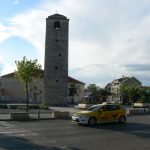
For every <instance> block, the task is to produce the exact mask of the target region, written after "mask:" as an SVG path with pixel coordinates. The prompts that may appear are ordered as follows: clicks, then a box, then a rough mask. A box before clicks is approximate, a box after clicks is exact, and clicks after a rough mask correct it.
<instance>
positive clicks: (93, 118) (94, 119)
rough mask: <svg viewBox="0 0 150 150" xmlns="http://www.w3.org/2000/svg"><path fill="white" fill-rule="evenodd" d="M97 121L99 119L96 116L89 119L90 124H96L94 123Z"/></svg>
mask: <svg viewBox="0 0 150 150" xmlns="http://www.w3.org/2000/svg"><path fill="white" fill-rule="evenodd" d="M96 123H97V120H96V118H95V117H90V118H89V121H88V125H89V126H94V125H96Z"/></svg>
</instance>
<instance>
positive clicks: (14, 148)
mask: <svg viewBox="0 0 150 150" xmlns="http://www.w3.org/2000/svg"><path fill="white" fill-rule="evenodd" d="M0 149H3V150H68V149H69V150H81V149H78V148H75V147H69V148H68V147H67V148H65V147H59V146H52V147H46V146H41V145H38V144H35V143H32V142H31V141H30V140H28V139H25V138H21V137H14V136H8V135H4V134H0Z"/></svg>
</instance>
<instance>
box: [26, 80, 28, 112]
mask: <svg viewBox="0 0 150 150" xmlns="http://www.w3.org/2000/svg"><path fill="white" fill-rule="evenodd" d="M26 94H27V103H26V104H27V109H26V111H27V112H28V105H29V92H28V82H27V81H26Z"/></svg>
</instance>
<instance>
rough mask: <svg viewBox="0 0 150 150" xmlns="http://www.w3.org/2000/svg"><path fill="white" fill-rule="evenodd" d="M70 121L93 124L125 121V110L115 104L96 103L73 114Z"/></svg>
mask: <svg viewBox="0 0 150 150" xmlns="http://www.w3.org/2000/svg"><path fill="white" fill-rule="evenodd" d="M72 121H73V122H77V123H78V124H88V125H90V126H93V125H95V124H98V123H103V122H119V123H125V122H126V110H125V109H124V108H123V107H121V106H120V105H117V104H98V105H93V106H91V107H89V108H88V109H87V110H84V111H79V112H76V113H75V114H73V116H72Z"/></svg>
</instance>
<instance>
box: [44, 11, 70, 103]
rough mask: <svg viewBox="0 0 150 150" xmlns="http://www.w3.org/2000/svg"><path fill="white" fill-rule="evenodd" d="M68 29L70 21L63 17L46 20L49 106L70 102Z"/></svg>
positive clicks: (46, 69) (47, 100) (45, 88)
mask: <svg viewBox="0 0 150 150" xmlns="http://www.w3.org/2000/svg"><path fill="white" fill-rule="evenodd" d="M68 28H69V19H67V17H65V16H63V15H60V14H54V15H52V16H49V17H48V18H46V41H45V67H44V92H45V93H44V100H45V102H46V104H48V105H66V104H67V101H68Z"/></svg>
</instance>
